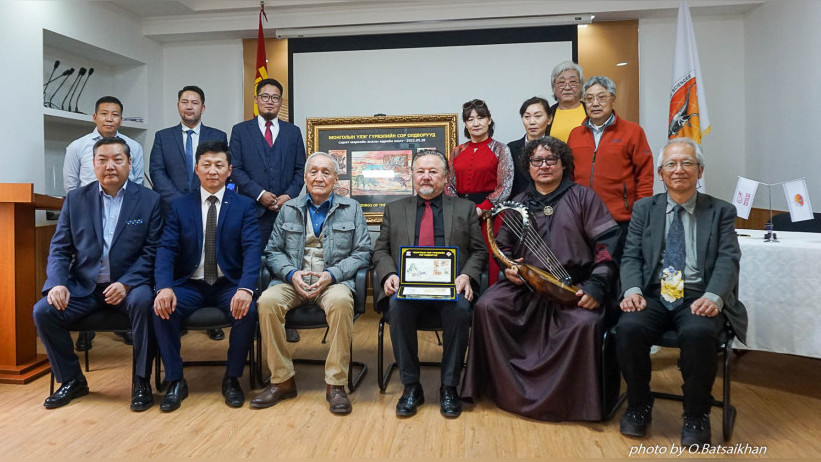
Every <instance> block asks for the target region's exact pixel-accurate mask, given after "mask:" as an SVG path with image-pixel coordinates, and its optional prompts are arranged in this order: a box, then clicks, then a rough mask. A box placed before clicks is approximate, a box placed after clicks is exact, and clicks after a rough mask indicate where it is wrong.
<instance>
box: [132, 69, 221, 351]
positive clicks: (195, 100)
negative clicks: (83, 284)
mask: <svg viewBox="0 0 821 462" xmlns="http://www.w3.org/2000/svg"><path fill="white" fill-rule="evenodd" d="M177 110H178V111H179V113H180V120H181V122H180V123H179V124H177V125H175V126H173V127H169V128H165V129H162V130H159V131H157V133H155V134H154V147H152V148H151V157H150V159H149V161H148V162H149V163H148V171H149V173H150V174H151V181H152V183H153V185H154V191H157V192H158V193H160V196H162V204H163V211H164V212H165V213H166V214H168V211H169V210H170V208H171V202H173V201H174V200H175V199H178V198H180V197H182V196H184V195H186V194H188V193H190V192H192V191H195V190H196V189H197V188H199V186H200V179H199V178H197V175H196V174H194V153H195V152H197V146H199V144H200V143H201V142H205V141H222V142H228V136H227V135H226V134H225V132H224V131H222V130H217V129H216V128H211V127H206V126H205V124H203V123H202V113H203V112H205V92H204V91H202V88H200V87H198V86H196V85H187V86H185V87H183V88H182V90H180V91H179V92H177ZM208 336H209V337H210V338H211V339H212V340H222V339H224V338H225V334H224V333H223V332H222V329H210V330H209V331H208Z"/></svg>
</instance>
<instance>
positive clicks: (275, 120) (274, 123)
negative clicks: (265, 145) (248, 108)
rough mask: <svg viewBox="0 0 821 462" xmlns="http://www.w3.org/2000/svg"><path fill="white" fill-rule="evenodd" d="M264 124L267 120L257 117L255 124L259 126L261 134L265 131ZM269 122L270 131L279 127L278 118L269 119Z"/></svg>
mask: <svg viewBox="0 0 821 462" xmlns="http://www.w3.org/2000/svg"><path fill="white" fill-rule="evenodd" d="M265 122H267V120H265V118H264V117H262V116H261V115H258V116H257V124H259V129H260V130H262V131H263V132H264V131H265ZM271 122H272V123H271V130H273V129H274V128H278V127H279V117H274V118H273V119H271Z"/></svg>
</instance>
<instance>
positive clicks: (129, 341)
mask: <svg viewBox="0 0 821 462" xmlns="http://www.w3.org/2000/svg"><path fill="white" fill-rule="evenodd" d="M114 333H115V334H117V337H120V338H121V339H123V343H125V344H126V345H134V336H132V335H131V331H130V330H129V331H126V332H114Z"/></svg>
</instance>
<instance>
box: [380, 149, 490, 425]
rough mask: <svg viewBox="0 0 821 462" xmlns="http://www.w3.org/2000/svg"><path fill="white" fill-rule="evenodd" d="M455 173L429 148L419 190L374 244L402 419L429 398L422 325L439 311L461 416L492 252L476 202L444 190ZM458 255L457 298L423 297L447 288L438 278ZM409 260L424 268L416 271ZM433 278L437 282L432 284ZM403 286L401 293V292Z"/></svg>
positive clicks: (415, 170) (448, 413) (452, 406)
mask: <svg viewBox="0 0 821 462" xmlns="http://www.w3.org/2000/svg"><path fill="white" fill-rule="evenodd" d="M447 170H448V164H447V160H446V159H445V156H444V155H443V154H442V153H440V152H438V151H421V152H419V153H418V154H417V155H416V156H415V157H414V159H413V162H412V164H411V171H412V174H413V187H414V190H415V191H416V194H417V195H416V196H415V197H414V196H412V197H406V198H403V199H400V200H397V201H394V202H391V203H389V204H388V205H387V207H385V212H384V216H383V218H382V227H381V228H380V232H379V238H378V239H377V241H376V245H375V246H374V254H373V264H374V267H375V272H376V280H375V281H374V290H375V291H376V293H375V295H376V309H377V311H380V312H382V313H383V315H384V316H385V318H386V319H387V320H388V323H389V324H390V329H391V343H392V344H393V351H394V355H395V357H396V362H397V363H398V364H399V371H400V375H401V379H402V384H403V385H404V391H403V393H402V397H401V398H399V402H398V403H397V405H396V415H397V416H399V417H409V416H412V415H414V414H416V410H417V408H418V407H419V406H420V405H421V404H422V403H424V401H425V398H424V393H423V391H422V386H421V385H420V383H419V366H418V364H419V358H418V344H417V337H416V329H417V326H418V323H419V319H420V317H421V316H422V315H423V314H427V313H434V314H437V315H438V316H439V317H440V318H441V321H442V343H443V345H444V347H443V353H442V386H441V388H440V390H439V395H440V399H441V412H442V415H444V416H445V417H458V416H459V415H460V414H461V412H462V405H461V401H460V400H459V395H458V393H457V391H456V388H457V387H458V385H459V376H460V375H461V374H460V373H461V369H462V362H463V360H464V357H465V351H466V349H467V342H468V334H469V330H470V323H471V318H472V302H473V300H474V298H475V296H474V291H475V290H476V289H477V288H478V287H479V280H480V279H481V274H482V271H484V269H485V265H486V264H487V259H488V253H487V249H486V248H485V245H484V241H483V240H482V233H481V231H480V229H479V219H478V218H477V217H476V209H475V205H474V204H473V202H471V201H468V200H465V199H460V198H456V197H450V196H445V195H444V194H442V192H443V191H444V189H445V181H446V179H447ZM409 247H410V249H408V248H409ZM447 248H450V250H453V249H455V255H452V256H450V257H448V256H447V255H446V254H447V251H448V249H447ZM408 251H410V252H411V253H410V254H409V255H405V253H407V252H408ZM440 251H444V252H443V253H441V254H439V253H438V252H440ZM434 254H436V255H434ZM451 257H452V258H453V259H454V261H455V269H456V271H452V270H451V269H448V271H449V275H447V279H448V281H447V283H448V284H451V281H452V288H453V291H454V292H455V294H454V296H453V297H447V298H449V299H443V298H442V297H431V296H419V294H420V292H421V295H425V293H424V292H425V291H430V290H431V289H435V288H436V287H439V288H440V289H439V290H441V287H442V286H441V285H440V286H437V284H440V283H438V282H437V281H440V280H444V279H445V275H444V269H445V267H446V266H447V262H448V259H449V258H451ZM409 258H410V259H409ZM423 259H425V260H430V261H423ZM437 260H438V262H437ZM408 263H415V266H416V267H415V268H410V265H409V264H408ZM403 264H404V266H403ZM434 265H435V267H434ZM400 272H402V274H401V275H400ZM437 272H440V273H442V274H436V273H437ZM425 277H429V278H432V279H433V280H427V281H426V280H425V279H424V278H425ZM411 281H416V282H417V283H420V284H419V285H418V286H417V287H416V288H415V290H410V291H408V288H411V289H414V288H413V287H412V286H411V285H409V284H408V283H410V282H411ZM400 283H401V284H400ZM445 285H447V284H445ZM419 289H424V290H421V291H420V290H419ZM448 290H450V289H448ZM398 291H400V292H401V293H399V294H398V296H393V295H394V294H397V292H398ZM414 292H415V295H414ZM409 295H410V296H409ZM433 295H436V294H433Z"/></svg>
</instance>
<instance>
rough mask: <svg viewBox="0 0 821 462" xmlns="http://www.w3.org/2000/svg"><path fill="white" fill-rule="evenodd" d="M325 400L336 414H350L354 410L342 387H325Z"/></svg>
mask: <svg viewBox="0 0 821 462" xmlns="http://www.w3.org/2000/svg"><path fill="white" fill-rule="evenodd" d="M325 400H326V401H328V403H330V405H331V412H332V413H334V414H349V413H350V412H351V411H352V410H353V406H351V400H350V399H348V394H347V393H345V387H344V386H341V385H327V384H326V385H325Z"/></svg>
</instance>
